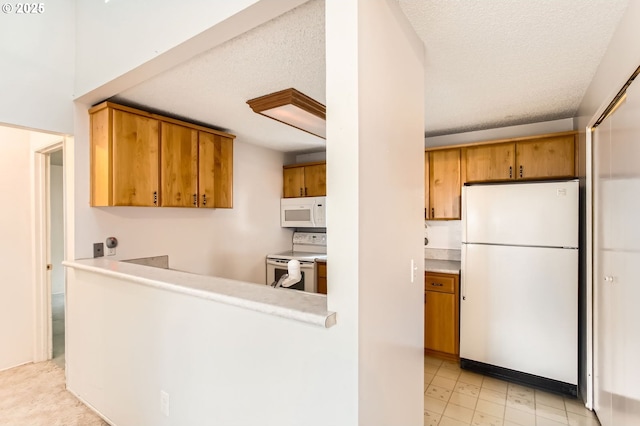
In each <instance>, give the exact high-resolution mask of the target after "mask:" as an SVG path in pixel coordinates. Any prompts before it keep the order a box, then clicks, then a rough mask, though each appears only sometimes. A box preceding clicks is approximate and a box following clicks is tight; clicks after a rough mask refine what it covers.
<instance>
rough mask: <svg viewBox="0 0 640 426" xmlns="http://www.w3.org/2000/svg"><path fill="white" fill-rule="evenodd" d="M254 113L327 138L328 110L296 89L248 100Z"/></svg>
mask: <svg viewBox="0 0 640 426" xmlns="http://www.w3.org/2000/svg"><path fill="white" fill-rule="evenodd" d="M247 103H248V104H249V106H250V107H251V109H252V110H253V112H255V113H258V114H261V115H264V116H265V117H269V118H273V119H274V120H276V121H279V122H281V123H284V124H288V125H289V126H292V127H295V128H297V129H300V130H304V131H305V132H307V133H311V134H312V135H315V136H318V137H320V138H322V139H326V138H327V125H326V108H325V106H324V105H322V104H321V103H320V102H318V101H316V100H314V99H311V98H310V97H308V96H307V95H305V94H303V93H300V92H298V91H297V90H296V89H286V90H281V91H280V92H275V93H271V94H270V95H265V96H260V97H259V98H255V99H251V100H248V101H247Z"/></svg>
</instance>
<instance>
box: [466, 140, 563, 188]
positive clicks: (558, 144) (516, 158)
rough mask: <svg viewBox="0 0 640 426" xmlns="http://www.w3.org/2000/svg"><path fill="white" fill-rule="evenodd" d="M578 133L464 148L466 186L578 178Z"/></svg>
mask: <svg viewBox="0 0 640 426" xmlns="http://www.w3.org/2000/svg"><path fill="white" fill-rule="evenodd" d="M575 151H576V142H575V132H570V133H568V134H560V135H546V136H539V137H531V138H521V139H519V140H517V141H514V142H503V143H495V144H486V145H485V144H482V145H477V146H468V147H465V148H463V156H464V162H465V165H466V167H465V171H466V179H465V182H489V181H502V180H532V179H553V178H570V177H574V176H576V170H575V164H576V163H575V157H576V153H575Z"/></svg>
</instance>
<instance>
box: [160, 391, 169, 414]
mask: <svg viewBox="0 0 640 426" xmlns="http://www.w3.org/2000/svg"><path fill="white" fill-rule="evenodd" d="M160 411H161V412H162V414H164V415H165V416H166V417H169V394H168V393H166V392H165V391H160Z"/></svg>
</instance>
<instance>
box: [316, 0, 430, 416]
mask: <svg viewBox="0 0 640 426" xmlns="http://www.w3.org/2000/svg"><path fill="white" fill-rule="evenodd" d="M381 28H384V31H381ZM326 31H327V32H326V43H327V194H328V197H329V199H330V204H329V208H328V209H327V223H328V224H329V227H328V232H329V235H328V240H327V243H328V246H327V249H328V255H329V258H330V267H329V269H328V279H327V281H328V304H329V309H330V310H335V311H336V312H338V325H339V326H340V327H343V328H344V330H342V332H343V333H344V337H345V338H348V339H349V340H347V341H345V342H344V345H343V346H342V348H341V350H342V351H343V352H344V355H343V356H344V357H345V360H346V361H347V362H348V363H349V364H353V366H354V367H355V370H354V372H353V373H351V374H353V375H355V374H357V377H348V378H347V379H348V381H347V383H346V384H347V386H352V383H351V380H353V379H355V380H357V386H358V388H357V389H358V391H357V396H356V399H355V400H354V399H353V394H352V393H351V391H350V392H349V393H348V395H349V399H348V400H345V404H348V405H353V406H355V407H357V421H355V420H354V419H353V418H352V417H351V416H352V415H353V414H354V413H351V412H348V413H346V414H348V416H349V417H345V421H344V422H342V423H340V424H344V425H355V424H359V425H367V426H377V425H381V426H382V425H418V424H422V423H423V401H424V398H423V391H424V389H423V386H424V384H423V383H422V381H423V368H424V364H423V353H424V341H423V339H424V329H423V327H424V301H423V300H424V297H423V295H424V279H423V271H424V269H423V266H424V262H423V258H424V253H423V245H422V242H421V240H420V238H419V237H418V236H419V235H420V233H421V232H422V230H423V228H424V225H423V223H424V222H423V208H424V64H423V59H424V46H423V44H422V42H421V41H419V39H418V38H417V36H416V35H415V33H414V32H413V29H412V28H411V26H410V25H409V23H408V22H407V20H406V18H405V17H404V15H403V14H402V12H401V11H400V9H399V7H398V4H397V2H395V1H392V0H389V1H359V0H349V1H341V2H331V1H330V2H326ZM412 259H414V260H415V261H416V266H417V268H416V271H415V272H414V273H415V280H414V282H411V267H410V266H411V260H412Z"/></svg>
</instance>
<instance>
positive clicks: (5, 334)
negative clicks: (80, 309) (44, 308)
mask: <svg viewBox="0 0 640 426" xmlns="http://www.w3.org/2000/svg"><path fill="white" fill-rule="evenodd" d="M0 173H2V176H1V178H0V193H1V194H2V198H1V200H0V211H1V212H2V217H1V220H0V236H2V244H1V245H0V274H1V275H2V279H1V280H0V292H1V293H2V297H0V348H2V349H1V350H0V370H4V369H6V368H10V367H13V366H16V365H19V364H23V363H26V362H29V361H31V360H32V351H33V280H32V265H31V250H32V245H31V241H32V240H31V214H30V211H31V198H30V196H31V167H30V145H29V132H27V131H25V130H19V129H12V128H8V127H0Z"/></svg>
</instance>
